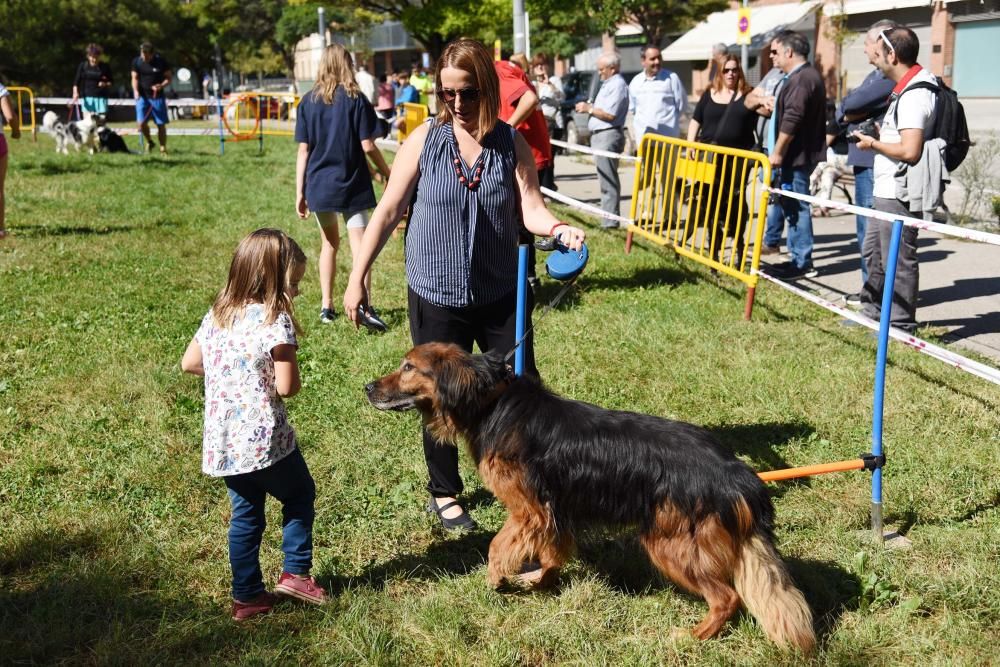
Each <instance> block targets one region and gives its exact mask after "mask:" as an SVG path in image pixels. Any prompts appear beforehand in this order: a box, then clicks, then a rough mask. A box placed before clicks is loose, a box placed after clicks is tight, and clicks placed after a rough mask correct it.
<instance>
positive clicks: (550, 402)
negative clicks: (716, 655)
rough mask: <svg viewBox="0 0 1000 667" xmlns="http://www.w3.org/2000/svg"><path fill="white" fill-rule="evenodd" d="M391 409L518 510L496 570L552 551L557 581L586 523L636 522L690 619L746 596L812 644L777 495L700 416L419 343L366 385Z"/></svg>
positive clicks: (497, 553) (779, 633) (545, 563)
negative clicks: (571, 390) (576, 391)
mask: <svg viewBox="0 0 1000 667" xmlns="http://www.w3.org/2000/svg"><path fill="white" fill-rule="evenodd" d="M365 391H366V393H367V394H368V400H369V401H371V403H372V405H374V406H375V407H376V408H379V409H380V410H414V409H415V410H418V411H419V412H420V413H421V414H422V415H423V419H424V424H425V425H426V426H427V428H428V429H429V430H430V432H431V433H432V434H433V435H434V436H435V437H437V438H438V439H440V440H442V441H445V442H448V443H452V444H455V445H457V444H458V442H459V441H460V440H464V441H465V442H466V443H467V445H468V447H469V451H470V452H471V454H472V457H473V459H474V460H475V462H476V465H477V467H478V470H479V474H480V475H481V476H482V478H483V481H484V482H485V484H486V486H487V487H488V488H489V489H490V490H491V491H492V492H493V494H494V495H495V496H496V497H497V498H498V499H499V500H500V502H502V503H503V504H504V506H505V507H506V508H507V511H508V513H509V516H508V518H507V522H506V523H505V524H504V526H503V528H502V529H501V530H500V532H498V533H497V534H496V536H495V537H494V538H493V541H492V542H491V543H490V553H489V566H488V577H489V581H490V583H491V584H492V585H493V586H495V587H499V586H500V585H502V584H503V583H504V582H505V581H511V582H515V581H516V579H517V575H518V572H519V571H520V568H521V566H522V565H523V564H524V563H526V562H529V561H531V560H537V561H538V563H540V565H541V571H540V576H539V577H538V580H537V581H536V582H535V583H536V585H537V586H546V585H551V584H553V583H555V582H556V580H557V578H558V572H559V568H560V567H561V566H562V565H563V563H565V562H566V560H567V559H568V558H569V557H570V555H571V554H572V551H573V549H574V543H575V538H574V534H575V532H576V531H577V530H578V529H582V528H585V527H587V526H596V525H605V526H634V527H637V528H638V531H639V534H640V537H641V541H642V545H643V546H644V547H645V549H646V552H647V553H648V554H649V557H650V559H651V560H652V562H653V563H654V565H656V567H657V568H658V569H659V570H660V571H661V572H662V573H663V574H664V575H666V576H667V577H668V578H670V579H671V580H673V581H674V582H675V583H676V584H678V585H679V586H681V587H683V588H685V589H687V590H689V591H691V592H693V593H695V594H697V595H700V596H702V597H703V598H705V600H706V601H707V602H708V607H709V609H708V615H707V616H706V617H705V618H704V620H702V621H701V623H699V624H698V625H697V626H696V627H695V628H694V629H693V630H692V632H693V634H694V635H695V636H696V637H698V638H700V639H707V638H709V637H714V636H715V635H717V634H718V633H719V632H720V631H721V630H722V628H723V626H724V625H725V624H726V622H727V621H728V620H729V618H730V617H732V616H733V614H735V613H736V612H737V610H738V609H739V607H740V603H741V602H742V603H743V604H744V605H745V606H746V608H747V609H748V610H749V611H750V613H751V614H752V615H753V616H754V618H756V619H757V620H758V622H760V624H761V625H762V626H763V628H764V632H765V633H766V634H767V636H768V637H769V638H770V639H771V640H772V641H774V642H775V643H777V644H779V645H781V646H791V647H796V648H798V649H800V650H802V651H804V652H807V653H808V652H810V651H811V650H812V649H813V647H814V645H815V643H816V636H815V634H814V631H813V624H812V613H811V612H810V610H809V607H808V605H807V604H806V601H805V598H804V597H803V596H802V593H801V592H800V591H799V590H798V589H797V588H796V587H795V584H794V583H793V582H792V579H791V577H790V576H789V574H788V571H787V570H786V568H785V565H784V563H783V562H782V560H781V557H780V556H779V555H778V553H777V551H776V549H775V547H774V544H773V540H772V524H773V520H774V508H773V506H772V505H771V501H770V498H768V495H767V492H766V491H765V489H764V485H763V483H762V482H761V481H760V479H759V478H758V477H757V475H755V474H754V472H753V471H752V470H751V469H750V468H749V467H748V466H747V465H746V464H744V463H743V462H741V461H740V460H739V459H737V458H736V457H735V456H734V455H733V454H732V452H730V451H728V450H727V449H726V448H724V447H723V446H722V445H720V444H719V443H718V442H717V441H716V440H715V439H714V438H713V437H712V435H711V434H710V433H709V432H708V431H706V430H704V429H702V428H699V427H697V426H693V425H691V424H685V423H683V422H677V421H669V420H667V419H661V418H659V417H651V416H649V415H643V414H637V413H632V412H620V411H612V410H606V409H603V408H600V407H597V406H594V405H590V404H587V403H582V402H579V401H572V400H568V399H565V398H561V397H559V396H556V395H555V394H553V393H551V392H550V391H548V390H546V389H545V388H544V387H543V386H542V385H541V383H540V382H539V381H538V380H536V379H532V378H528V377H514V376H513V375H512V374H511V373H510V370H509V368H508V367H507V366H506V364H505V363H504V361H503V359H501V358H500V357H499V356H496V355H492V354H490V355H473V354H469V353H467V352H465V351H464V350H462V349H461V348H459V347H458V346H456V345H448V344H442V343H430V344H427V345H420V346H418V347H415V348H413V349H412V350H410V352H408V353H407V355H406V356H405V357H404V358H403V362H402V364H401V365H400V367H399V369H398V370H396V372H394V373H392V374H390V375H387V376H385V377H383V378H381V379H379V380H376V381H374V382H372V383H370V384H368V385H367V386H366V387H365Z"/></svg>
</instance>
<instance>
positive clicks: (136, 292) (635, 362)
mask: <svg viewBox="0 0 1000 667" xmlns="http://www.w3.org/2000/svg"><path fill="white" fill-rule="evenodd" d="M11 143H12V160H11V167H10V173H9V177H8V183H7V193H8V227H9V228H10V229H11V230H12V236H11V237H9V238H8V239H6V240H4V241H2V242H0V332H2V334H0V507H2V508H3V521H2V522H0V656H2V657H0V662H3V663H22V662H25V663H27V662H37V663H61V662H65V663H125V664H145V663H188V664H201V663H220V662H227V663H229V662H238V663H258V664H268V663H323V664H381V665H397V664H399V665H424V664H445V665H452V664H465V665H481V664H484V665H540V664H580V665H593V664H614V665H659V664H678V665H690V664H706V665H716V664H747V665H750V664H753V665H773V664H797V663H799V662H801V660H800V659H797V658H795V657H792V656H788V655H785V654H782V653H781V652H780V651H779V650H777V649H776V648H774V647H773V646H772V645H770V644H769V643H768V642H767V640H766V639H765V637H764V635H763V633H762V632H761V630H760V629H759V627H758V626H757V625H756V623H755V622H754V621H753V620H752V619H750V618H749V617H745V616H742V617H739V618H737V619H735V620H734V621H733V622H732V623H731V624H730V626H729V627H728V628H727V629H726V630H725V631H724V633H723V635H722V636H721V637H720V638H718V639H715V640H710V641H706V642H701V643H699V642H695V641H692V640H685V639H683V638H677V637H675V636H674V635H673V634H672V633H671V630H672V629H673V628H676V627H689V626H692V625H694V624H695V623H697V622H698V620H699V619H700V618H701V616H702V615H703V614H704V612H705V609H706V607H705V604H704V603H703V602H702V601H701V600H700V599H697V598H693V597H691V596H688V595H686V594H684V593H682V592H680V591H679V590H678V589H676V588H675V587H674V586H672V585H670V584H669V583H664V582H663V581H662V580H661V579H660V578H659V577H658V576H657V575H656V574H655V572H654V571H653V570H652V568H651V567H650V565H649V564H648V563H647V561H646V559H645V557H644V555H643V554H642V552H641V549H640V548H639V545H638V543H637V541H636V540H635V539H633V537H632V536H631V535H630V534H629V533H627V532H621V533H617V532H595V533H592V534H589V535H586V536H583V538H582V539H581V546H580V551H579V554H578V557H577V558H575V559H574V560H573V561H571V563H570V564H569V566H568V567H567V568H566V570H565V571H564V574H563V581H562V586H561V588H560V589H559V590H558V591H556V592H554V593H538V594H518V595H511V594H501V593H496V592H493V591H492V590H489V589H488V588H487V586H486V578H485V558H486V556H485V554H486V552H487V548H488V544H489V540H490V538H491V537H492V535H493V533H494V532H495V531H496V530H497V529H498V528H499V527H500V525H501V524H502V522H503V520H504V517H505V511H504V508H503V507H502V506H501V505H500V504H499V503H497V502H495V501H494V500H493V498H492V497H491V496H490V494H489V493H488V492H487V491H485V490H484V489H483V488H482V486H481V484H480V482H479V480H478V478H477V477H476V475H475V471H474V470H473V468H472V467H471V466H470V465H469V461H468V458H467V457H466V456H465V455H464V454H463V458H462V461H463V474H464V476H465V480H466V486H467V489H466V498H467V500H468V502H469V506H470V507H471V508H472V514H473V516H474V517H475V518H476V520H477V521H479V523H480V524H481V526H482V530H481V531H479V532H475V533H472V534H468V535H464V536H457V537H455V536H446V535H443V534H442V533H441V532H440V530H439V529H437V528H436V527H435V522H434V521H433V520H432V518H431V517H429V516H427V515H426V514H425V512H424V510H423V506H424V503H425V492H424V485H425V483H426V479H425V477H426V470H425V467H424V463H423V456H422V450H421V446H420V439H419V429H418V422H417V417H416V416H415V415H413V414H409V413H406V414H395V413H393V414H386V413H381V412H378V411H376V410H374V409H373V408H371V407H370V406H368V405H367V402H366V401H365V399H364V394H363V391H362V388H363V386H364V384H365V383H366V382H368V381H370V380H371V379H373V378H375V377H377V376H379V375H382V374H384V373H386V372H388V371H389V370H391V369H393V368H394V367H395V366H396V365H397V363H398V361H399V359H400V357H401V356H402V354H403V353H404V352H405V351H406V350H407V349H408V348H409V335H408V327H407V324H406V310H405V309H406V299H405V296H406V286H405V276H404V272H403V267H402V236H401V235H400V236H399V237H397V238H395V239H393V240H391V241H390V242H389V244H388V245H387V247H386V250H385V252H384V253H383V255H382V258H381V259H380V261H379V262H378V264H377V265H376V272H375V288H374V298H373V303H374V304H375V305H377V306H378V307H379V309H380V311H381V313H383V315H384V316H385V318H386V319H387V321H388V323H389V325H390V327H391V329H390V331H389V333H387V334H385V335H383V336H377V335H370V334H367V333H365V332H356V331H355V330H354V329H353V328H352V327H351V326H350V325H349V323H348V322H347V321H346V320H344V319H343V318H341V319H339V320H338V321H337V322H335V323H334V324H332V325H321V324H320V323H319V321H318V317H317V316H318V311H319V289H318V285H317V279H316V274H315V259H316V256H317V253H318V234H317V231H316V228H315V224H314V223H312V222H302V221H299V220H298V219H297V218H296V217H295V215H294V212H293V204H294V199H293V190H294V174H293V164H294V149H293V146H292V144H291V142H290V140H288V139H281V138H278V139H274V140H269V142H268V143H267V145H266V152H265V154H264V155H258V154H257V146H256V143H255V142H247V143H243V144H230V145H228V146H227V147H226V155H225V156H224V157H221V158H220V157H219V156H218V143H217V141H213V140H212V139H211V138H186V137H185V138H175V139H173V140H172V141H171V149H172V151H173V152H172V154H171V155H169V156H167V157H160V156H150V157H144V156H138V155H97V156H94V157H90V156H87V155H85V154H72V155H70V156H68V157H64V156H57V155H55V154H54V152H53V150H52V142H51V140H50V139H49V138H48V137H45V136H42V137H40V138H39V141H38V144H36V145H33V144H32V143H31V142H30V140H25V139H22V140H21V141H20V142H11ZM130 143H133V144H134V143H135V139H134V138H132V139H130ZM561 214H562V215H568V214H567V213H566V211H562V212H561ZM584 224H585V225H586V226H587V228H588V230H589V232H590V233H591V234H592V236H591V239H590V249H591V264H590V266H589V267H588V268H587V271H586V272H585V273H584V274H583V276H582V277H581V279H580V280H579V282H578V284H577V286H576V287H574V288H573V290H572V291H571V292H570V294H569V296H568V297H567V298H566V299H565V300H564V301H563V303H562V304H560V306H559V307H558V308H557V309H556V310H555V311H553V312H552V313H550V315H549V316H547V317H546V319H545V320H544V321H543V322H542V323H541V324H540V326H539V328H538V330H537V339H536V340H537V342H536V347H537V349H538V357H539V367H540V369H541V372H542V374H543V377H544V379H545V381H546V382H547V383H548V384H549V386H550V387H552V388H553V389H554V390H556V391H557V392H559V393H562V394H565V395H567V396H570V397H573V398H578V399H582V400H587V401H590V402H593V403H598V404H600V405H604V406H607V407H610V408H618V409H628V410H635V411H639V412H646V413H651V414H656V415H661V416H665V417H670V418H676V419H683V420H687V421H691V422H695V423H698V424H702V425H704V426H706V427H708V428H709V429H711V430H712V431H713V432H714V433H715V434H716V435H717V436H718V437H719V438H720V439H721V440H722V441H723V443H725V444H726V445H728V446H730V447H732V448H733V450H734V451H736V452H737V454H738V455H739V456H741V457H742V458H743V459H744V460H746V461H747V462H748V463H749V464H750V465H751V466H753V467H754V468H756V469H758V470H765V469H775V468H782V467H787V466H792V465H804V464H811V463H819V462H825V461H834V460H841V459H847V458H854V457H856V456H857V455H858V453H860V452H864V451H868V450H869V449H870V424H871V403H872V385H873V379H874V358H875V344H874V340H873V339H872V338H871V337H870V336H869V335H867V333H866V332H865V331H864V330H858V329H845V328H843V327H841V326H840V325H838V324H837V322H836V320H835V319H834V318H833V317H832V316H831V315H830V314H828V313H826V312H825V311H822V310H820V309H818V308H816V307H814V306H812V305H810V304H808V303H804V302H802V301H801V300H799V299H797V298H796V297H794V296H792V295H789V294H787V293H784V292H781V291H780V290H778V289H776V288H774V287H773V286H770V285H762V286H761V288H760V289H759V290H758V300H757V305H756V308H755V310H754V319H753V321H752V322H745V321H743V320H742V319H741V318H740V316H741V314H742V310H743V290H742V289H741V288H739V287H738V285H737V283H735V282H734V281H730V280H728V279H718V280H717V279H715V278H713V277H712V276H711V275H710V274H709V273H708V271H705V270H702V269H700V268H697V267H694V266H693V265H692V264H691V263H689V262H686V261H683V260H681V259H679V258H676V257H674V256H673V255H672V254H671V253H669V252H668V251H664V250H662V249H659V248H655V247H651V246H649V245H648V244H644V243H639V244H637V246H636V247H635V248H634V249H633V252H632V254H631V255H628V256H626V255H624V254H623V253H622V243H621V237H620V236H619V235H617V234H615V235H612V234H609V233H607V232H601V231H600V230H598V229H597V228H596V226H595V225H594V224H593V223H592V222H591V221H589V220H587V221H584ZM263 226H271V227H279V228H281V229H284V230H286V231H288V232H289V233H290V234H292V236H294V237H295V238H296V239H297V240H299V242H300V243H301V244H302V245H303V247H304V248H306V250H307V254H308V255H309V258H310V267H309V272H308V273H307V276H308V277H307V279H306V280H305V281H304V282H303V293H302V295H301V296H300V297H299V298H298V300H297V301H296V306H297V308H298V310H297V313H298V317H299V318H300V321H301V323H302V325H303V327H304V329H305V335H304V336H303V337H302V338H301V340H300V343H301V347H300V351H299V362H300V366H301V369H302V376H303V385H304V386H303V390H302V392H301V393H300V394H299V395H298V396H296V397H295V398H294V399H292V400H290V401H289V413H290V418H291V421H292V423H293V424H294V426H295V427H296V430H297V432H298V434H299V439H300V442H301V446H302V450H303V452H304V455H305V458H306V460H307V461H308V463H309V465H310V467H311V469H312V473H313V475H314V477H315V478H316V481H317V487H318V494H319V497H318V500H317V523H316V528H315V542H316V545H315V546H316V567H315V573H316V575H317V577H318V578H319V579H320V581H321V582H322V583H324V584H325V585H326V586H327V587H328V588H329V589H330V590H331V591H332V592H333V593H334V599H333V601H332V602H331V603H330V604H329V605H327V606H325V607H322V608H316V607H305V606H299V605H296V604H292V603H284V604H282V605H281V606H279V607H278V608H277V609H276V610H275V613H273V614H272V615H271V616H269V617H266V618H261V619H259V620H255V621H253V622H251V623H249V624H247V625H240V626H237V625H236V624H234V623H233V622H232V621H230V619H229V617H228V611H229V589H228V585H229V566H228V561H227V555H226V537H225V535H226V528H227V518H228V513H229V503H228V500H227V498H226V495H225V491H224V487H223V485H222V484H221V482H219V481H218V480H213V479H210V478H208V477H206V476H204V475H202V474H201V472H200V444H201V418H202V400H201V397H202V388H201V385H200V381H199V379H198V378H195V377H193V376H185V375H183V374H182V373H181V372H180V368H179V363H178V362H179V360H180V356H181V354H182V352H183V351H184V348H185V346H186V345H187V342H188V341H189V340H190V337H191V336H192V334H193V333H194V331H195V329H196V328H197V325H198V322H199V320H200V318H201V317H202V315H203V314H204V313H205V311H206V309H207V308H208V305H209V303H210V301H211V299H212V297H213V295H214V293H215V291H216V290H218V289H219V288H220V287H221V286H222V285H223V282H224V280H225V275H226V271H227V268H228V262H229V259H230V257H231V253H232V250H233V248H234V246H235V244H236V243H237V241H238V240H239V239H240V238H241V237H242V236H243V235H245V234H246V233H247V232H249V231H251V230H253V229H255V228H258V227H263ZM344 246H345V252H344V253H342V254H341V257H340V258H339V267H340V273H339V275H338V286H337V288H338V290H340V291H342V289H343V279H344V277H345V275H346V274H345V272H346V271H347V270H348V268H349V266H350V257H349V253H348V252H346V242H345V244H344ZM557 289H558V285H557V284H556V283H554V282H552V281H551V280H546V281H543V285H542V289H541V299H540V300H542V301H547V300H548V299H550V298H552V296H553V295H554V294H555V292H556V291H557ZM338 309H339V308H338ZM887 376H888V383H887V389H886V398H885V403H886V410H885V415H886V422H885V447H886V451H887V453H888V458H889V463H888V466H887V468H886V470H885V514H886V522H887V524H889V525H891V526H892V527H894V528H897V529H899V530H900V531H901V532H903V533H904V534H905V535H906V536H907V537H908V538H909V540H911V541H912V543H913V546H912V548H910V549H907V550H886V549H883V548H881V547H878V546H875V545H873V544H872V543H871V542H870V541H869V540H868V538H867V535H866V533H865V532H864V531H865V529H866V528H867V526H868V520H869V519H868V516H869V514H868V513H869V503H870V476H869V474H868V473H860V472H851V473H841V474H838V475H827V476H823V477H817V478H814V479H811V480H805V481H800V482H797V483H783V484H777V485H771V487H770V488H771V490H772V495H773V499H774V503H775V506H776V508H777V527H778V529H777V537H778V545H779V549H780V550H781V552H782V554H783V555H784V557H785V559H786V560H787V562H788V563H789V566H790V569H791V571H792V573H793V575H794V577H795V579H796V581H797V583H798V584H799V586H800V587H801V588H802V589H803V591H804V592H805V594H806V597H807V599H808V601H809V603H810V605H811V606H812V608H813V611H814V614H815V617H816V621H817V629H818V632H819V635H820V641H821V645H820V649H819V651H818V654H817V656H816V662H817V663H819V664H830V665H844V664H847V665H861V664H886V665H888V664H892V665H897V664H911V665H912V664H919V665H943V664H949V665H952V664H960V665H981V664H987V663H991V662H992V663H997V662H1000V661H998V659H997V658H996V657H995V656H996V655H997V651H996V642H997V638H998V637H1000V509H998V507H1000V477H998V476H997V474H996V470H997V469H998V467H1000V435H998V434H1000V389H998V388H997V387H996V386H993V385H990V384H988V383H986V382H984V381H982V380H979V379H977V378H974V377H971V376H969V375H966V374H963V373H961V372H959V371H956V370H954V369H950V368H948V367H946V366H945V365H943V364H941V363H939V362H936V361H934V360H932V359H929V358H928V357H925V356H922V355H919V354H917V353H916V352H913V351H911V350H909V349H907V348H904V347H902V346H899V345H896V344H893V345H892V347H891V348H890V361H889V368H888V371H887ZM268 517H269V521H270V527H269V528H268V533H267V536H266V538H265V545H264V548H263V550H262V558H263V563H264V569H265V575H266V577H267V578H268V579H269V580H270V582H271V583H273V581H274V580H275V579H276V577H277V575H278V573H279V571H280V551H279V549H278V544H279V538H280V535H279V528H278V526H279V524H280V511H279V507H278V506H277V505H276V504H273V505H272V506H271V507H270V509H269V514H268Z"/></svg>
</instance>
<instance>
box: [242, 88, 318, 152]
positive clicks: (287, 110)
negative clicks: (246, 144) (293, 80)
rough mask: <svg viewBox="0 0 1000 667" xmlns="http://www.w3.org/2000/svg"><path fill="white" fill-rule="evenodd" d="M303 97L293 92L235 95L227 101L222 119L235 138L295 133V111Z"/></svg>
mask: <svg viewBox="0 0 1000 667" xmlns="http://www.w3.org/2000/svg"><path fill="white" fill-rule="evenodd" d="M300 101H301V98H300V97H299V96H298V95H294V94H292V93H265V92H261V91H256V90H254V91H249V92H245V93H238V94H236V95H233V96H232V97H231V98H230V99H229V102H228V103H227V104H226V109H225V111H224V112H223V121H224V122H225V124H226V128H227V129H228V130H229V132H230V133H231V134H232V135H233V137H235V139H236V141H245V140H247V139H256V138H257V137H259V136H261V135H271V136H288V137H290V136H293V135H294V134H295V113H296V110H297V109H298V107H299V102H300Z"/></svg>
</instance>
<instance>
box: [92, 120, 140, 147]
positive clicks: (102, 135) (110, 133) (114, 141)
mask: <svg viewBox="0 0 1000 667" xmlns="http://www.w3.org/2000/svg"><path fill="white" fill-rule="evenodd" d="M97 140H98V142H100V145H101V150H105V151H107V152H109V153H131V152H132V151H130V150H129V148H128V145H127V144H126V143H125V140H124V139H122V137H121V135H120V134H118V133H117V132H115V131H114V130H112V129H111V128H110V127H108V126H107V125H103V124H101V125H98V127H97Z"/></svg>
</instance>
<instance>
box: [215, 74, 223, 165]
mask: <svg viewBox="0 0 1000 667" xmlns="http://www.w3.org/2000/svg"><path fill="white" fill-rule="evenodd" d="M217 76H218V74H216V77H217ZM213 83H215V108H216V109H218V111H219V155H225V153H226V135H225V133H224V131H223V129H222V99H221V98H219V79H218V78H216V79H215V81H214V82H213Z"/></svg>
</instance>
